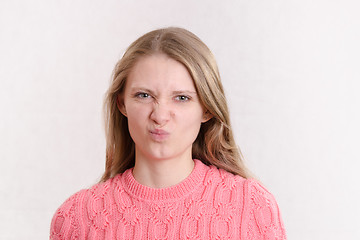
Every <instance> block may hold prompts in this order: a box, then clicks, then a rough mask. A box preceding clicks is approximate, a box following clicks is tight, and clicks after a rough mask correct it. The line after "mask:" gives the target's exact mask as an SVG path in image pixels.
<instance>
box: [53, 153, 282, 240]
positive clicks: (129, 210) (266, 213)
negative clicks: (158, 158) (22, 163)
mask: <svg viewBox="0 0 360 240" xmlns="http://www.w3.org/2000/svg"><path fill="white" fill-rule="evenodd" d="M194 161H195V167H194V169H193V171H192V173H191V174H190V175H189V176H188V177H187V178H186V179H185V180H183V181H182V182H181V183H179V184H177V185H175V186H172V187H168V188H162V189H154V188H149V187H146V186H144V185H141V184H139V183H138V182H137V181H136V180H135V179H134V177H133V175H132V169H129V170H127V171H125V172H124V173H122V174H118V175H117V176H115V177H114V178H111V179H109V180H108V181H106V182H104V183H99V184H97V185H95V186H93V187H92V188H90V189H86V190H82V191H80V192H78V193H76V194H75V195H73V196H71V197H70V198H69V199H68V200H67V201H65V203H63V205H62V206H60V208H59V209H58V210H57V211H56V213H55V215H54V217H53V219H52V222H51V230H50V238H51V239H243V240H251V239H278V240H280V239H286V235H285V230H284V226H283V223H282V220H281V217H280V213H279V208H278V206H277V203H276V201H275V199H274V197H273V196H272V195H271V193H269V192H268V191H267V190H266V189H265V188H264V187H263V186H261V185H260V184H259V183H258V182H256V181H255V180H251V179H250V180H246V179H244V178H242V177H240V176H235V175H233V174H231V173H228V172H226V171H224V170H221V169H220V170H219V169H217V168H216V167H214V166H207V165H205V164H203V163H202V162H201V161H199V160H194Z"/></svg>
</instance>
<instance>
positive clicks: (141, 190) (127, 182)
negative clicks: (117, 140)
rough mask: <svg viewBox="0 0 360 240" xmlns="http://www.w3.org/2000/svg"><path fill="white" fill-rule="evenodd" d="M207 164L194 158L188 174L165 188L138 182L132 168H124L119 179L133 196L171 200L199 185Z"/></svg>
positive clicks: (152, 199) (145, 198)
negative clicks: (191, 168)
mask: <svg viewBox="0 0 360 240" xmlns="http://www.w3.org/2000/svg"><path fill="white" fill-rule="evenodd" d="M206 169H207V166H206V165H205V164H204V163H202V162H201V161H200V160H197V159H194V168H193V170H192V172H191V173H190V175H189V176H188V177H187V178H185V179H184V180H183V181H181V182H180V183H178V184H176V185H174V186H170V187H166V188H151V187H148V186H145V185H142V184H140V183H139V182H138V181H137V180H136V179H135V178H134V176H133V174H132V170H133V168H131V169H128V170H126V171H125V172H124V173H123V174H122V177H121V181H122V184H123V186H124V187H125V189H126V191H128V192H129V193H130V194H132V195H133V196H134V197H137V198H140V199H144V200H151V201H156V200H171V199H177V198H181V197H183V196H185V195H188V194H189V193H190V192H191V191H192V190H194V189H195V188H196V186H197V185H200V184H201V182H203V181H202V180H203V179H204V177H205V173H206Z"/></svg>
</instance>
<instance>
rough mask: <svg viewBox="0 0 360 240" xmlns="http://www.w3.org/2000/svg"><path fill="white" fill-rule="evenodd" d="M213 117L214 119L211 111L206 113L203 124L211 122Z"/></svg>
mask: <svg viewBox="0 0 360 240" xmlns="http://www.w3.org/2000/svg"><path fill="white" fill-rule="evenodd" d="M212 117H213V115H212V114H211V113H210V112H209V111H205V112H204V114H203V119H202V121H201V122H202V123H205V122H207V121H209V120H210V119H212Z"/></svg>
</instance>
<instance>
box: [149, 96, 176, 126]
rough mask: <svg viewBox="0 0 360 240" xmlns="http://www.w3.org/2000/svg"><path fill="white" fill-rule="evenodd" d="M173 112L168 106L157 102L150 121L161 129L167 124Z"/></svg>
mask: <svg viewBox="0 0 360 240" xmlns="http://www.w3.org/2000/svg"><path fill="white" fill-rule="evenodd" d="M172 115H173V112H172V110H171V107H170V106H169V104H167V103H165V102H162V103H160V102H157V103H156V104H154V107H153V110H152V112H151V115H150V119H151V120H152V121H153V122H154V123H155V124H156V125H157V126H158V127H163V126H165V125H166V123H168V122H169V120H170V118H171V117H172Z"/></svg>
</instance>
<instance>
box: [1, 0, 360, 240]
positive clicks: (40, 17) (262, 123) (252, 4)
mask: <svg viewBox="0 0 360 240" xmlns="http://www.w3.org/2000/svg"><path fill="white" fill-rule="evenodd" d="M359 20H360V18H359V4H357V1H352V2H351V1H340V0H339V1H332V0H311V1H310V0H302V1H295V0H275V1H259V0H252V1H250V0H248V1H245V0H240V1H235V0H234V1H191V0H185V1H184V0H181V1H180V0H179V1H170V0H151V1H148V0H143V1H120V0H117V1H115V0H112V1H100V0H98V1H95V0H78V1H76V0H75V1H74V0H71V1H70V0H61V1H60V0H59V1H45V0H44V1H39V0H32V1H25V0H24V1H16V0H15V1H4V0H1V1H0V31H1V32H0V81H1V83H0V113H1V118H0V124H1V125H0V160H1V162H0V171H1V172H0V177H1V180H0V239H47V238H48V233H49V225H50V221H51V218H52V215H53V214H54V212H55V210H56V209H57V208H58V207H59V206H60V204H61V203H62V202H63V201H64V200H65V199H66V198H67V197H69V196H70V195H71V194H73V193H74V192H76V191H78V190H80V189H82V188H86V187H89V186H91V185H93V184H94V183H96V182H97V181H98V180H99V178H100V176H101V174H102V172H103V170H104V163H105V160H104V155H105V140H104V133H103V123H102V102H103V96H104V93H105V91H106V89H107V87H108V84H109V81H110V77H111V72H112V69H113V67H114V65H115V63H116V61H117V60H118V59H119V58H120V57H121V56H122V54H123V53H124V50H125V49H126V47H127V46H128V45H129V44H130V43H131V42H132V41H134V40H135V39H136V38H138V37H139V36H140V35H142V34H144V33H146V32H148V31H150V30H153V29H155V28H159V27H167V26H180V27H185V28H187V29H189V30H190V31H192V32H194V33H195V34H196V35H198V36H199V37H200V38H201V39H202V40H203V41H204V42H205V43H206V44H207V45H208V46H209V47H210V49H212V51H213V53H214V54H215V56H216V58H217V61H218V64H219V68H220V72H221V75H222V80H223V84H224V86H225V89H226V94H227V97H228V100H229V104H230V109H231V118H232V124H233V127H234V130H235V135H236V139H237V142H238V144H239V146H240V148H241V149H242V151H243V154H244V156H245V158H246V162H247V164H248V165H249V167H250V168H251V169H252V170H253V172H254V173H255V174H256V175H257V176H258V177H259V179H260V180H261V181H262V182H263V183H264V184H265V186H266V187H267V188H268V189H269V190H270V191H271V192H272V193H273V194H274V195H275V197H276V199H277V201H278V204H279V206H280V209H281V212H282V217H283V220H284V223H285V226H286V230H287V234H288V238H289V239H294V240H304V239H307V240H310V239H314V240H315V239H316V240H318V239H327V240H329V239H360V220H359V219H360V218H359V216H360V204H359V202H360V196H359V183H360V177H359V174H358V172H359V170H360V164H359V161H360V158H359V147H360V146H359V145H360V144H359V135H360V131H359V130H360V128H359V122H360V117H359V108H360V107H359V102H360V98H359V95H358V92H359V85H360V84H359V80H360V73H359V64H360V61H359V57H360V48H359V42H360V34H359V28H360V24H359Z"/></svg>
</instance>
